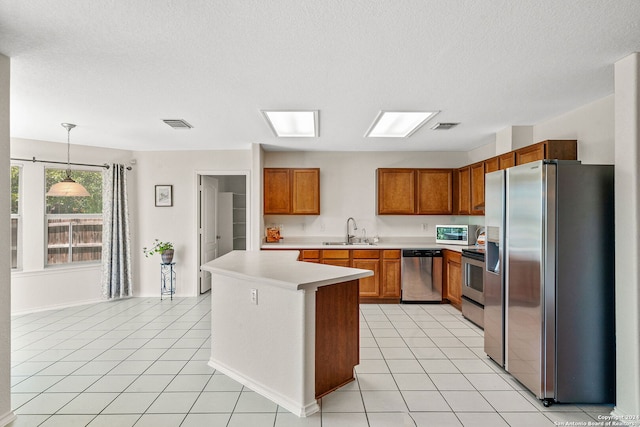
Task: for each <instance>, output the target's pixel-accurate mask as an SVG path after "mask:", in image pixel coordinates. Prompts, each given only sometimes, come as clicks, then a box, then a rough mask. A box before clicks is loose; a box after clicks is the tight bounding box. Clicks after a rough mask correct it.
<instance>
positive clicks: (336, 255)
mask: <svg viewBox="0 0 640 427" xmlns="http://www.w3.org/2000/svg"><path fill="white" fill-rule="evenodd" d="M322 258H330V259H341V258H344V259H349V250H348V249H326V250H323V251H322Z"/></svg>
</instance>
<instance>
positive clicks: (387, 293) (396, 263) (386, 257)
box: [381, 250, 401, 298]
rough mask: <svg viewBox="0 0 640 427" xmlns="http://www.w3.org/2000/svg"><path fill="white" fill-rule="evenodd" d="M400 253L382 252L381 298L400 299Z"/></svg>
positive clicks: (392, 251) (397, 251)
mask: <svg viewBox="0 0 640 427" xmlns="http://www.w3.org/2000/svg"><path fill="white" fill-rule="evenodd" d="M400 268H401V267H400V251H399V250H384V251H382V274H381V278H382V283H381V288H382V289H381V291H382V297H385V298H389V297H393V298H400V283H401V282H400V274H401V273H400Z"/></svg>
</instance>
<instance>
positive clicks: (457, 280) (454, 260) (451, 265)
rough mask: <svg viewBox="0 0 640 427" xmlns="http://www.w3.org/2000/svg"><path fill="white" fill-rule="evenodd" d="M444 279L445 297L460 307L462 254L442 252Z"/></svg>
mask: <svg viewBox="0 0 640 427" xmlns="http://www.w3.org/2000/svg"><path fill="white" fill-rule="evenodd" d="M444 263H445V267H444V281H445V288H446V293H445V295H446V298H447V299H448V300H449V302H450V303H451V305H453V306H454V307H456V308H458V309H460V307H461V305H462V300H461V298H462V255H461V254H460V253H458V252H454V251H445V252H444Z"/></svg>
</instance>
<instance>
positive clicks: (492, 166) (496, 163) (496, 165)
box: [484, 156, 500, 173]
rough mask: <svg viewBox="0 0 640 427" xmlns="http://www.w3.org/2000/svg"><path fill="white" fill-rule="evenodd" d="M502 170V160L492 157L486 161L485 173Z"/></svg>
mask: <svg viewBox="0 0 640 427" xmlns="http://www.w3.org/2000/svg"><path fill="white" fill-rule="evenodd" d="M498 169H500V158H499V157H497V156H496V157H492V158H490V159H487V160H485V161H484V173H491V172H495V171H497V170H498Z"/></svg>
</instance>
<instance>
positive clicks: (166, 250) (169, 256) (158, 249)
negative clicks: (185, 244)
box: [142, 239, 173, 264]
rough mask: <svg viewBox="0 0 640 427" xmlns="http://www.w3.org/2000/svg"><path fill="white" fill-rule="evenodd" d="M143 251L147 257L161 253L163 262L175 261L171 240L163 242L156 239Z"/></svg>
mask: <svg viewBox="0 0 640 427" xmlns="http://www.w3.org/2000/svg"><path fill="white" fill-rule="evenodd" d="M142 252H144V256H145V257H150V256H151V255H153V254H155V253H159V254H160V256H161V257H162V263H163V264H171V261H173V243H171V242H161V241H160V240H158V239H156V240H155V241H154V242H153V245H152V246H151V247H150V248H142Z"/></svg>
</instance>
